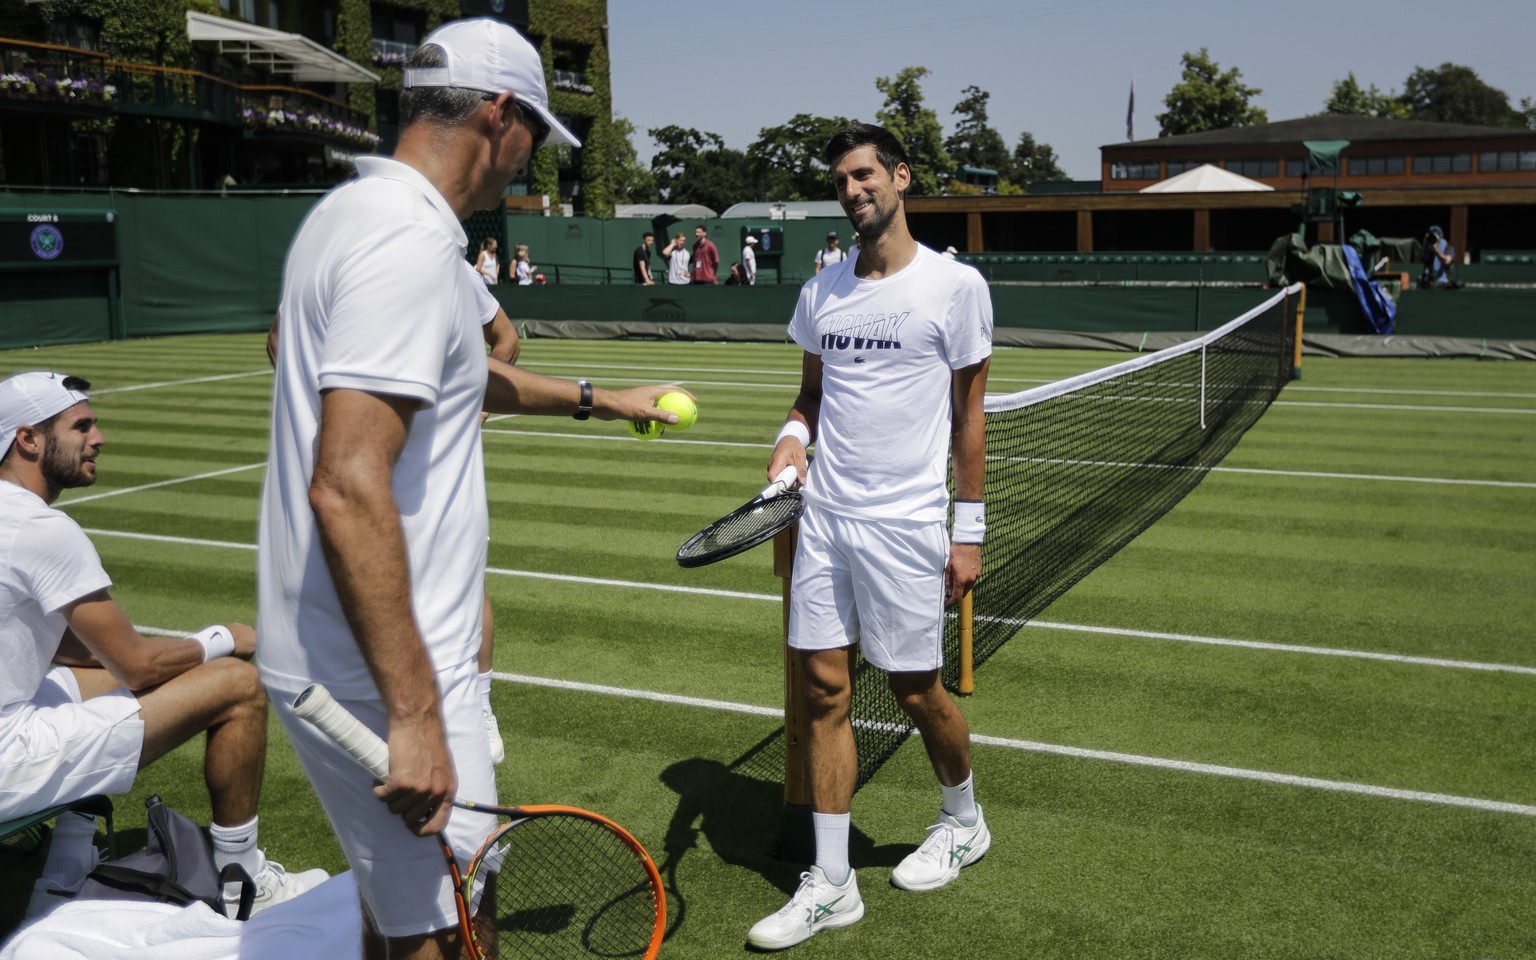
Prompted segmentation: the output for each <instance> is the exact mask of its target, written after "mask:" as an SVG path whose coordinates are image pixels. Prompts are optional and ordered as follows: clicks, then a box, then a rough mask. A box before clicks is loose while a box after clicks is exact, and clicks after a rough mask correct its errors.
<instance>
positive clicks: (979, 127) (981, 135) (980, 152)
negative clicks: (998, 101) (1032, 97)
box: [944, 84, 1008, 176]
mask: <svg viewBox="0 0 1536 960" xmlns="http://www.w3.org/2000/svg"><path fill="white" fill-rule="evenodd" d="M960 92H961V93H962V94H963V95H964V99H962V100H961V101H960V102H959V103H957V104H955V109H954V114H955V116H957V117H959V118H960V122H959V123H957V124H955V132H954V133H952V134H950V135H949V138H948V139H946V140H945V141H944V149H945V150H946V151H947V152H948V153H949V155H950V157H951V158H952V159H953V160H954V161H955V163H957V164H964V165H965V166H968V167H985V168H986V169H988V170H996V171H997V172H998V174H999V175H1001V176H1007V173H1008V144H1006V143H1004V142H1003V136H1002V134H1000V133H998V132H997V131H996V130H994V129H992V128H991V127H990V126H988V125H987V101H988V100H990V99H991V98H992V94H990V93H988V92H987V91H985V90H983V89H981V88H980V87H978V86H975V85H974V84H973V85H971V86H969V87H966V88H965V89H964V90H962V91H960Z"/></svg>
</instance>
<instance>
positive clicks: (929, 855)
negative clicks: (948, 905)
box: [891, 803, 992, 890]
mask: <svg viewBox="0 0 1536 960" xmlns="http://www.w3.org/2000/svg"><path fill="white" fill-rule="evenodd" d="M991 846H992V832H991V831H990V830H988V829H987V821H986V818H984V817H983V816H982V815H981V804H979V803H978V804H977V805H976V823H975V824H974V825H973V826H969V827H967V826H964V825H962V824H961V823H960V821H959V820H956V819H955V818H954V817H952V816H950V815H949V814H947V813H945V812H944V811H943V810H940V811H939V822H938V823H936V824H934V825H933V826H931V827H929V828H928V839H927V840H924V841H923V845H922V846H920V847H918V848H917V849H916V850H914V851H912V852H911V853H909V854H907V858H906V859H905V860H903V861H901V863H900V864H899V865H897V867H896V869H895V870H893V871H891V883H893V884H895V885H896V886H898V887H900V888H901V889H903V890H937V889H939V888H940V887H942V886H944V885H945V884H947V883H949V882H950V881H951V880H953V879H955V878H956V877H958V876H960V871H961V869H962V868H964V867H968V866H970V865H971V864H973V863H975V862H976V861H977V860H980V859H981V858H982V857H983V856H984V855H985V854H986V852H987V849H988V848H989V847H991Z"/></svg>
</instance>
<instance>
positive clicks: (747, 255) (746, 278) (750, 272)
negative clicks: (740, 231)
mask: <svg viewBox="0 0 1536 960" xmlns="http://www.w3.org/2000/svg"><path fill="white" fill-rule="evenodd" d="M756 250H757V238H756V237H754V236H751V235H748V236H747V242H746V244H745V245H744V246H742V248H741V273H742V282H743V283H745V284H746V285H747V286H749V287H750V286H752V285H753V284H755V283H757V253H756Z"/></svg>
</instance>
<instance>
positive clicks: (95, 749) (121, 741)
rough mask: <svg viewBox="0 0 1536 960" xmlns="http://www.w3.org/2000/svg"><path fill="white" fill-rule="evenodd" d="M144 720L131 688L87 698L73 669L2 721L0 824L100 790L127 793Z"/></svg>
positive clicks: (54, 674) (56, 675)
mask: <svg viewBox="0 0 1536 960" xmlns="http://www.w3.org/2000/svg"><path fill="white" fill-rule="evenodd" d="M143 747H144V720H143V719H142V718H141V717H140V716H139V701H138V698H136V697H135V696H134V695H133V693H132V692H131V691H130V690H129V689H128V688H127V687H118V688H117V689H115V690H113V691H111V692H110V693H105V694H102V695H101V696H99V697H92V698H91V699H89V700H85V701H82V700H81V699H80V685H79V684H78V683H76V682H75V675H74V674H73V673H71V672H70V671H69V668H68V667H54V668H53V669H52V670H49V671H48V673H47V675H46V676H44V678H43V683H42V686H41V687H39V688H38V691H37V696H35V697H33V698H32V702H31V703H29V704H27V705H25V706H23V707H22V708H21V709H20V710H18V711H16V712H15V713H13V714H12V715H11V716H8V717H6V718H4V719H3V720H0V820H11V819H13V818H16V817H24V816H26V815H27V814H29V813H36V812H37V811H39V810H46V809H48V808H49V807H53V806H58V805H59V804H61V803H71V802H73V801H75V800H79V799H80V798H82V797H89V796H91V795H92V794H96V793H127V792H128V791H129V790H131V789H132V788H133V778H134V776H135V775H136V774H137V773H138V772H139V754H140V752H141V751H142V750H143Z"/></svg>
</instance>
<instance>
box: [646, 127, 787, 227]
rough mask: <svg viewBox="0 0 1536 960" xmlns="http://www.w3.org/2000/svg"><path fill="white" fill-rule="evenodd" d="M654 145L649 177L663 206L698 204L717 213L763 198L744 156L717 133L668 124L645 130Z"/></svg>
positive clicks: (760, 188) (759, 186)
mask: <svg viewBox="0 0 1536 960" xmlns="http://www.w3.org/2000/svg"><path fill="white" fill-rule="evenodd" d="M646 133H648V134H650V136H651V139H653V140H655V141H656V143H657V146H658V148H659V149H658V150H657V151H656V154H655V156H653V157H652V158H651V175H652V176H654V177H655V178H656V189H657V190H658V191H659V193H660V196H661V199H662V200H663V201H664V202H666V203H673V204H679V203H701V204H703V205H704V206H706V207H709V208H710V209H712V210H714V211H716V212H721V211H723V210H725V208H727V207H729V206H731V205H732V204H734V203H739V202H742V201H750V200H763V199H767V198H766V197H765V196H764V195H763V193H762V187H761V185H759V184H757V183H755V182H754V181H753V179H752V176H751V174H750V171H749V165H748V162H747V156H746V154H744V153H742V152H741V151H740V150H732V149H730V148H728V147H727V146H726V145H725V140H724V139H722V138H721V137H720V135H719V134H717V133H709V132H708V131H705V132H700V131H698V130H695V129H693V128H692V127H679V126H675V125H668V126H665V127H658V128H654V129H650V130H647V131H646Z"/></svg>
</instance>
